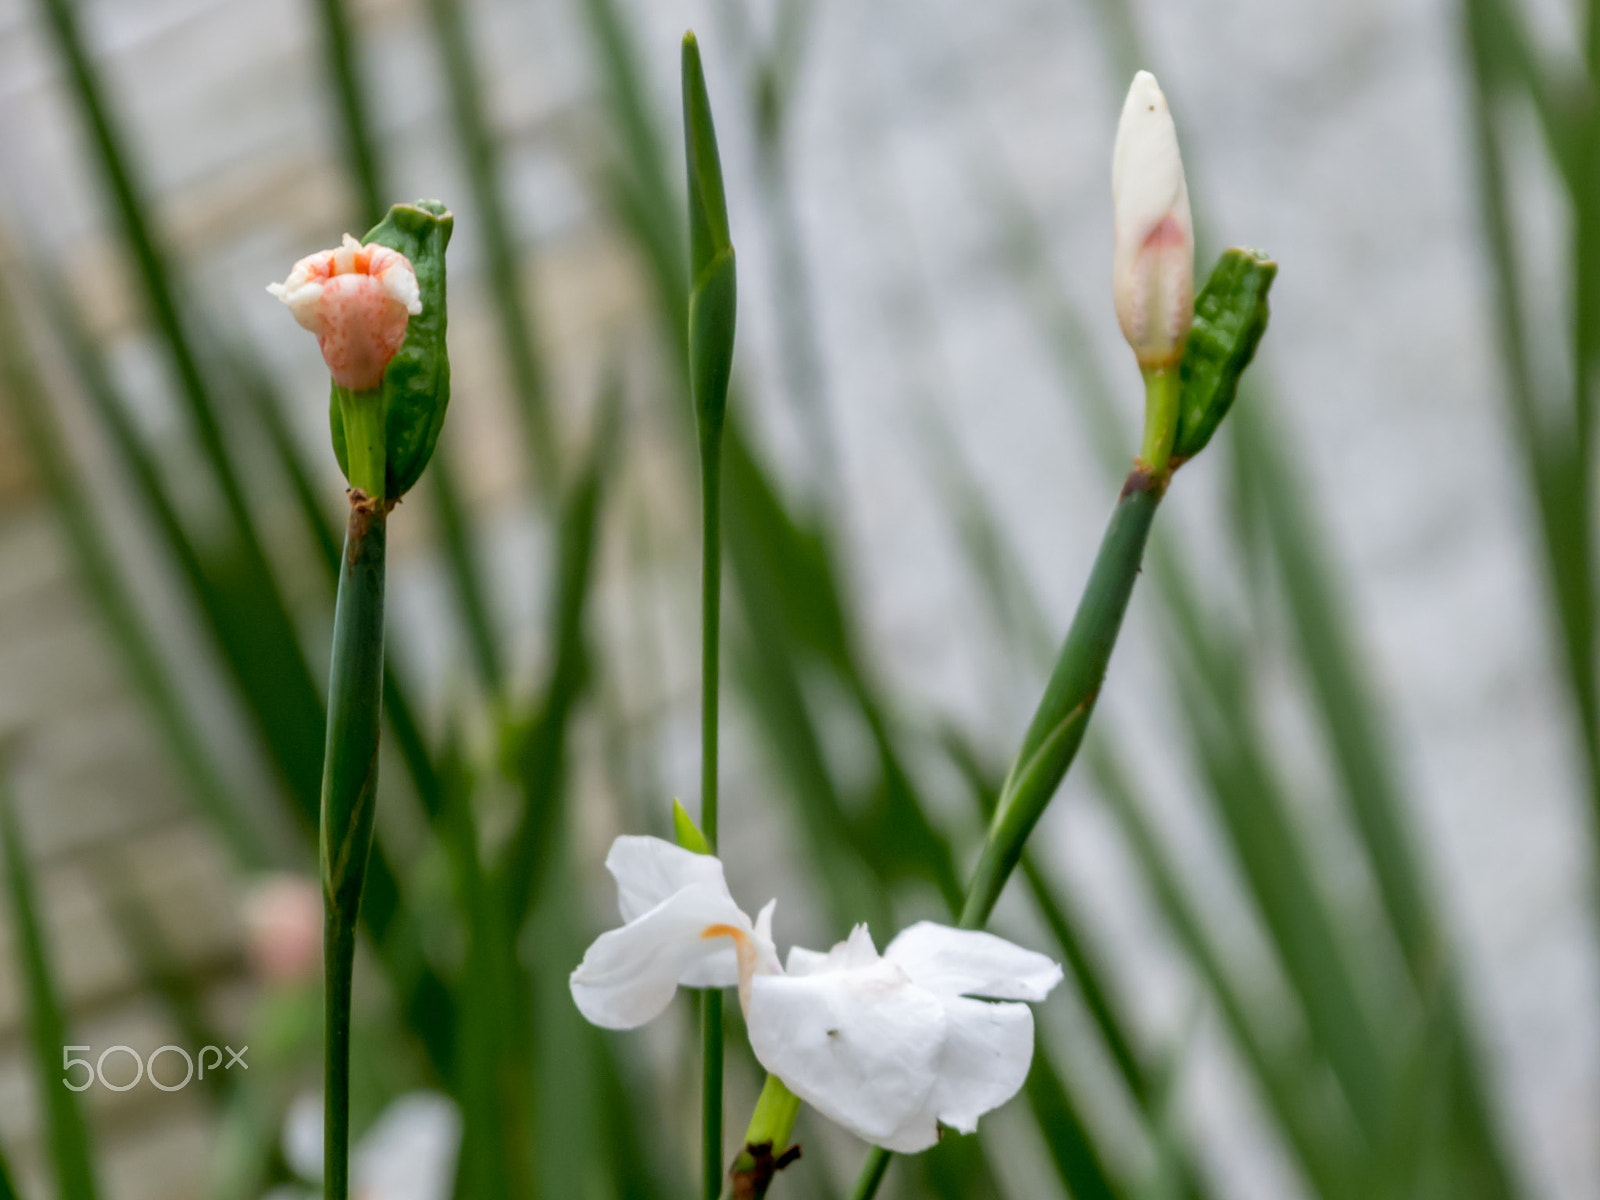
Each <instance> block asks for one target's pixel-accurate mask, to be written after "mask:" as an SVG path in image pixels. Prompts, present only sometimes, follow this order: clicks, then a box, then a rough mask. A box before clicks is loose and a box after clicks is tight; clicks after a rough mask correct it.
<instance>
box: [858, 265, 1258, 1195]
mask: <svg viewBox="0 0 1600 1200" xmlns="http://www.w3.org/2000/svg"><path fill="white" fill-rule="evenodd" d="M1276 273H1277V264H1276V263H1274V262H1272V261H1271V260H1270V259H1268V258H1266V257H1265V256H1264V255H1261V254H1258V253H1257V252H1255V251H1250V250H1237V249H1235V250H1229V251H1227V252H1226V253H1225V254H1224V255H1223V256H1222V259H1221V261H1220V262H1219V263H1218V264H1217V267H1216V270H1215V271H1213V272H1212V275H1211V279H1210V281H1209V282H1208V283H1207V284H1206V287H1205V289H1204V290H1203V291H1202V292H1201V294H1200V296H1199V297H1198V298H1197V299H1196V300H1195V302H1194V312H1193V318H1192V319H1193V328H1192V330H1188V331H1187V332H1186V340H1185V342H1184V345H1183V347H1182V350H1181V362H1180V363H1179V364H1178V365H1176V366H1168V367H1163V368H1160V369H1156V370H1152V369H1146V370H1145V371H1144V375H1145V383H1146V388H1147V391H1148V392H1150V393H1151V395H1150V396H1149V397H1148V398H1149V403H1148V404H1147V407H1146V412H1145V431H1144V440H1143V442H1142V446H1141V451H1140V457H1139V461H1137V462H1136V463H1135V464H1134V469H1133V471H1132V472H1131V473H1130V474H1129V476H1128V479H1127V482H1126V483H1125V484H1124V485H1123V488H1122V494H1121V496H1120V497H1119V498H1118V500H1117V506H1116V509H1115V511H1113V513H1112V515H1111V522H1110V524H1109V525H1108V526H1107V527H1106V532H1105V536H1104V537H1103V538H1102V539H1101V543H1100V551H1099V553H1098V555H1097V556H1096V558H1095V562H1094V567H1093V568H1092V570H1091V571H1090V573H1089V581H1088V583H1087V584H1086V585H1085V586H1084V590H1083V597H1082V599H1080V600H1079V602H1078V611H1077V613H1076V614H1075V615H1074V616H1073V619H1072V625H1071V627H1070V628H1069V629H1068V631H1067V639H1066V642H1065V644H1064V645H1063V646H1062V648H1061V653H1060V656H1059V657H1058V658H1057V660H1056V666H1055V670H1054V671H1053V672H1052V673H1051V676H1050V681H1049V683H1048V684H1047V685H1046V686H1045V692H1044V696H1043V698H1042V699H1041V700H1040V701H1039V707H1038V708H1037V709H1036V710H1035V712H1034V716H1033V721H1032V723H1031V724H1030V725H1029V727H1028V731H1027V733H1026V735H1025V736H1024V737H1023V741H1022V748H1021V749H1020V750H1019V751H1018V753H1017V757H1016V759H1015V760H1014V762H1013V764H1012V767H1011V770H1010V772H1009V774H1007V776H1006V780H1005V783H1004V785H1003V786H1002V787H1001V790H1000V798H999V801H998V803H997V804H996V807H995V814H994V817H993V819H992V820H991V821H990V824H989V832H988V835H987V836H986V837H985V839H984V844H983V851H982V853H981V855H980V856H979V859H978V865H977V868H976V870H975V871H974V873H973V878H972V882H971V884H970V886H969V887H968V889H967V898H966V903H965V905H964V906H963V907H962V910H961V917H960V922H959V924H960V927H961V928H963V929H981V928H983V926H984V925H985V924H987V923H988V920H989V914H990V913H991V912H992V911H993V909H994V906H995V903H996V901H998V900H999V898H1000V893H1001V891H1002V890H1003V889H1004V887H1005V885H1006V881H1007V880H1008V879H1009V878H1010V876H1011V872H1012V871H1013V870H1014V869H1015V868H1016V866H1017V864H1018V862H1019V861H1020V860H1021V858H1022V851H1023V848H1024V847H1025V846H1026V844H1027V840H1028V837H1029V835H1030V834H1031V833H1032V832H1033V829H1034V826H1035V825H1037V824H1038V822H1039V818H1040V817H1041V816H1043V815H1044V810H1045V808H1046V806H1047V805H1048V804H1049V803H1050V800H1051V798H1052V797H1053V796H1054V795H1055V793H1056V790H1057V789H1058V788H1059V787H1060V786H1061V781H1062V779H1063V778H1065V776H1066V773H1067V769H1068V768H1069V767H1070V766H1071V765H1072V762H1073V759H1074V758H1075V757H1076V755H1077V752H1078V748H1079V747H1080V746H1081V745H1082V743H1083V735H1084V733H1085V732H1086V731H1087V729H1088V726H1089V717H1090V715H1091V714H1092V713H1093V711H1094V704H1095V700H1096V699H1097V698H1098V696H1099V693H1100V687H1101V684H1102V683H1103V682H1104V680H1105V675H1106V669H1107V667H1108V665H1109V663H1110V660H1111V651H1112V649H1113V647H1115V645H1116V640H1117V635H1118V633H1119V631H1120V629H1121V627H1122V618H1123V615H1124V614H1125V613H1126V611H1127V607H1128V600H1129V598H1130V597H1131V596H1132V594H1133V585H1134V581H1135V580H1136V579H1137V578H1138V574H1139V565H1140V562H1141V561H1142V559H1143V555H1144V547H1145V543H1146V541H1147V540H1148V538H1149V535H1150V528H1151V523H1152V522H1153V521H1154V519H1155V514H1156V508H1157V507H1158V506H1159V504H1160V503H1161V498H1162V496H1163V495H1164V494H1165V492H1166V489H1167V485H1168V484H1169V483H1170V481H1171V478H1172V473H1173V472H1174V471H1175V470H1176V469H1177V468H1178V467H1179V466H1181V465H1182V464H1183V463H1184V462H1186V461H1188V460H1189V459H1190V458H1193V457H1194V456H1195V455H1196V454H1198V453H1199V452H1200V451H1201V450H1203V449H1204V448H1205V446H1206V443H1207V442H1208V441H1209V440H1210V438H1211V435H1212V434H1213V433H1214V432H1215V431H1216V429H1217V426H1218V425H1219V424H1220V423H1221V421H1222V418H1223V417H1224V416H1226V415H1227V412H1228V409H1229V408H1230V407H1231V406H1232V404H1233V399H1234V395H1235V394H1236V392H1237V389H1238V384H1239V378H1240V376H1241V375H1242V374H1243V372H1244V369H1245V367H1247V366H1248V365H1249V363H1250V360H1251V358H1253V357H1254V355H1255V350H1256V347H1257V345H1258V344H1259V343H1260V341H1261V335H1262V333H1263V332H1264V331H1265V329H1266V324H1267V291H1268V289H1269V288H1270V287H1271V284H1272V280H1273V278H1274V276H1275V275H1276ZM1130 340H1131V339H1130ZM889 1157H890V1153H889V1151H887V1150H883V1149H881V1148H877V1149H874V1150H873V1151H872V1153H871V1154H870V1155H869V1156H868V1159H867V1162H866V1165H865V1166H864V1167H863V1168H862V1170H861V1174H860V1176H859V1177H858V1178H857V1180H856V1186H855V1190H854V1191H853V1192H852V1200H871V1197H873V1196H874V1195H876V1193H877V1190H878V1187H879V1185H880V1184H881V1183H882V1182H883V1177H884V1174H885V1173H886V1171H887V1170H888V1164H889Z"/></svg>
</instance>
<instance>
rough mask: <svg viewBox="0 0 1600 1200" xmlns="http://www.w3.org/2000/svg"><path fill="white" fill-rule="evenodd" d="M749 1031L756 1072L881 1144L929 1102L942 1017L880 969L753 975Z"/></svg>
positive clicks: (900, 978)
mask: <svg viewBox="0 0 1600 1200" xmlns="http://www.w3.org/2000/svg"><path fill="white" fill-rule="evenodd" d="M868 944H869V945H870V941H869V943H868ZM748 1025H749V1031H750V1046H751V1048H752V1049H753V1050H754V1051H755V1055H756V1058H757V1059H758V1060H760V1062H761V1065H762V1066H764V1067H766V1068H767V1070H769V1071H771V1072H772V1073H773V1074H774V1075H777V1076H778V1078H780V1079H782V1080H783V1082H784V1083H785V1084H786V1085H787V1086H788V1088H789V1090H790V1091H792V1092H794V1094H795V1095H797V1096H799V1097H800V1098H801V1099H802V1100H804V1101H805V1102H806V1103H807V1104H810V1105H811V1106H812V1107H813V1108H815V1109H817V1111H819V1112H821V1113H822V1114H823V1115H824V1116H826V1117H829V1118H831V1119H832V1120H834V1121H837V1122H838V1123H839V1124H840V1125H843V1126H844V1127H845V1128H846V1129H849V1130H850V1131H851V1132H853V1133H855V1134H856V1135H857V1136H859V1137H861V1138H864V1139H865V1140H867V1141H869V1142H878V1141H880V1140H881V1139H883V1138H886V1137H890V1136H892V1135H893V1134H894V1133H895V1132H896V1131H898V1130H899V1129H901V1128H902V1127H903V1126H905V1125H906V1124H907V1123H908V1122H910V1121H911V1120H912V1119H913V1118H914V1117H915V1116H916V1115H917V1114H918V1113H919V1112H920V1111H921V1110H922V1109H923V1107H924V1105H925V1103H926V1102H927V1099H928V1095H929V1093H930V1091H931V1090H932V1088H933V1085H934V1079H935V1075H934V1069H935V1066H936V1063H937V1059H938V1056H939V1051H940V1047H941V1046H942V1045H943V1043H944V1035H945V1025H946V1017H945V1010H944V1005H943V1004H941V1003H940V1002H939V1000H938V999H937V998H936V997H934V996H933V995H932V994H931V993H929V992H926V991H924V990H923V989H921V988H919V987H916V986H915V985H913V984H912V983H911V981H910V980H909V979H907V978H906V975H905V972H904V971H901V970H900V969H899V968H898V967H895V966H893V965H892V964H890V963H885V962H879V963H875V964H874V965H872V966H868V967H859V968H856V969H854V970H848V971H823V972H820V973H817V974H813V975H803V976H799V977H792V976H786V975H758V976H757V977H756V978H755V979H754V980H753V981H752V986H751V999H750V1013H749V1019H748Z"/></svg>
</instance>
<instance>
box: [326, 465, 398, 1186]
mask: <svg viewBox="0 0 1600 1200" xmlns="http://www.w3.org/2000/svg"><path fill="white" fill-rule="evenodd" d="M351 448H352V453H351V456H350V461H351V464H352V475H354V474H355V471H354V463H355V461H356V456H355V454H354V452H353V445H352V447H351ZM380 470H381V467H380ZM380 478H381V476H380ZM385 550H386V530H385V515H384V510H383V502H382V501H381V500H374V499H372V498H370V497H368V496H366V495H364V494H363V493H362V491H361V490H359V489H353V490H352V491H351V494H350V523H349V526H348V528H347V530H346V533H345V543H344V557H343V559H342V560H341V562H340V567H339V598H338V601H337V602H336V604H335V607H334V617H333V661H332V664H331V666H330V668H329V672H328V741H327V747H326V754H325V757H324V760H323V776H322V848H321V858H322V887H323V901H324V904H325V906H326V909H325V923H324V942H323V961H324V964H325V968H326V971H327V978H326V989H325V990H326V1000H325V1010H324V1011H325V1016H326V1026H325V1031H326V1045H325V1051H326V1070H327V1075H326V1080H325V1084H324V1087H325V1103H324V1108H323V1122H324V1124H323V1162H324V1167H323V1179H324V1184H325V1189H326V1190H325V1195H326V1196H327V1200H347V1197H348V1191H349V1178H348V1172H349V1157H350V999H351V981H352V972H353V968H354V965H355V939H356V921H357V918H358V916H359V913H360V908H361V887H362V883H363V881H364V879H365V877H366V868H367V855H368V852H369V851H370V850H371V848H372V820H373V811H374V809H375V807H376V805H375V803H374V802H375V800H376V797H377V787H378V728H379V717H380V715H381V712H382V707H383V705H382V696H383V596H384V562H385Z"/></svg>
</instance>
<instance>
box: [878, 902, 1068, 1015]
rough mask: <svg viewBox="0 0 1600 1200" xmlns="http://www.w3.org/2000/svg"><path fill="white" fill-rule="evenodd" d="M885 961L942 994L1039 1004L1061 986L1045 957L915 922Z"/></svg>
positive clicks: (977, 933)
mask: <svg viewBox="0 0 1600 1200" xmlns="http://www.w3.org/2000/svg"><path fill="white" fill-rule="evenodd" d="M883 956H884V958H886V959H888V960H889V961H890V962H892V963H894V964H895V965H896V966H898V967H900V968H901V969H902V970H904V971H905V973H906V974H907V975H909V976H910V977H911V980H912V982H913V983H916V984H917V985H918V986H919V987H925V988H927V989H928V990H929V991H931V992H934V993H937V994H938V995H941V996H951V997H954V996H986V997H988V998H990V999H993V1000H1043V999H1044V998H1045V997H1046V996H1047V995H1049V994H1050V989H1051V988H1053V987H1055V986H1056V984H1058V983H1060V982H1061V967H1060V966H1059V965H1058V964H1057V963H1055V962H1054V961H1052V960H1051V959H1050V958H1049V957H1048V956H1046V955H1043V954H1040V953H1038V952H1037V951H1034V950H1024V949H1023V948H1022V947H1021V946H1018V945H1016V944H1015V943H1013V942H1008V941H1006V940H1005V938H1002V937H996V936H995V935H994V934H992V933H984V932H982V931H981V930H976V929H952V928H950V926H948V925H937V924H935V923H934V922H932V921H918V922H917V923H916V924H915V925H913V926H911V927H910V928H909V929H906V930H905V931H904V932H902V933H901V934H900V936H899V937H897V938H895V939H894V941H892V942H890V943H889V948H888V949H887V950H885V951H884V952H883Z"/></svg>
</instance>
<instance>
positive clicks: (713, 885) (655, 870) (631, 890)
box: [606, 837, 732, 921]
mask: <svg viewBox="0 0 1600 1200" xmlns="http://www.w3.org/2000/svg"><path fill="white" fill-rule="evenodd" d="M606 870H608V871H610V872H611V874H612V876H613V877H614V878H615V879H616V881H617V908H618V909H620V910H621V912H622V919H623V920H624V921H632V920H635V919H637V918H639V917H642V916H643V915H644V914H645V913H647V912H649V911H650V910H651V909H652V908H654V907H655V906H656V905H658V904H660V903H661V902H662V901H663V900H665V899H666V898H667V897H668V896H671V895H672V894H673V893H674V892H681V891H682V890H683V889H684V888H686V887H692V886H700V887H704V888H709V889H711V890H712V891H720V892H721V893H722V894H723V895H724V896H729V898H730V899H731V898H732V897H731V895H730V893H729V892H728V883H727V880H726V879H725V878H724V877H723V874H722V863H721V861H720V860H718V859H717V858H715V857H713V856H712V855H709V854H696V853H694V852H693V851H692V850H685V849H684V848H683V847H682V846H674V845H673V844H672V843H671V842H666V841H662V840H661V839H660V838H654V837H619V838H618V839H617V840H616V841H615V842H613V843H611V853H609V854H607V855H606Z"/></svg>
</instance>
